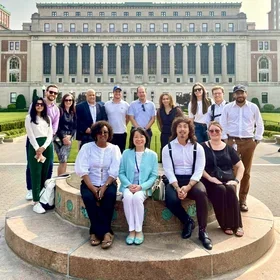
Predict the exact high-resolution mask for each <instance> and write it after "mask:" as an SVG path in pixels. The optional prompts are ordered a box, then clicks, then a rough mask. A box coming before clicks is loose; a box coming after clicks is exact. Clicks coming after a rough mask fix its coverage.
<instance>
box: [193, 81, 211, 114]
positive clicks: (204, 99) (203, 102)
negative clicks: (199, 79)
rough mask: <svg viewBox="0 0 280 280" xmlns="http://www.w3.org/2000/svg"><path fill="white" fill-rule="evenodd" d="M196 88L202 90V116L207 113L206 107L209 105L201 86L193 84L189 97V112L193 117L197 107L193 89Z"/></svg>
mask: <svg viewBox="0 0 280 280" xmlns="http://www.w3.org/2000/svg"><path fill="white" fill-rule="evenodd" d="M196 86H200V87H201V88H202V91H203V94H202V112H203V114H206V113H207V110H208V107H209V106H210V105H211V104H210V101H209V100H208V98H207V92H206V89H205V87H204V85H203V84H201V83H195V84H194V85H193V87H192V95H191V105H192V106H191V112H192V114H193V115H195V114H196V113H197V109H198V105H197V97H196V95H195V92H194V88H195V87H196Z"/></svg>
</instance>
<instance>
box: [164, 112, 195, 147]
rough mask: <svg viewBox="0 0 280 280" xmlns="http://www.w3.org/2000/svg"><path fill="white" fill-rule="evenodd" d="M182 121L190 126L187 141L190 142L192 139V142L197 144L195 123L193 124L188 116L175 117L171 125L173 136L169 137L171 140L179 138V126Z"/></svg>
mask: <svg viewBox="0 0 280 280" xmlns="http://www.w3.org/2000/svg"><path fill="white" fill-rule="evenodd" d="M182 122H183V123H186V124H187V125H188V127H189V135H188V139H187V140H186V143H187V142H188V140H190V141H191V143H192V144H195V143H196V136H195V134H194V125H193V122H192V121H191V120H190V119H189V118H186V117H178V118H176V119H174V121H173V123H172V126H171V136H170V138H169V141H172V140H174V139H175V138H177V126H178V125H179V124H180V123H182Z"/></svg>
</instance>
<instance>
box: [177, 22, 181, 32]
mask: <svg viewBox="0 0 280 280" xmlns="http://www.w3.org/2000/svg"><path fill="white" fill-rule="evenodd" d="M176 32H182V24H181V23H176Z"/></svg>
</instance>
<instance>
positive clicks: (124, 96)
mask: <svg viewBox="0 0 280 280" xmlns="http://www.w3.org/2000/svg"><path fill="white" fill-rule="evenodd" d="M123 99H124V101H126V91H124V92H123Z"/></svg>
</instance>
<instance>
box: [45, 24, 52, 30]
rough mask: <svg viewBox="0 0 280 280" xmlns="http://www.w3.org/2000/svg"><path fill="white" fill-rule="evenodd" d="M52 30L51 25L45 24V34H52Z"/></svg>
mask: <svg viewBox="0 0 280 280" xmlns="http://www.w3.org/2000/svg"><path fill="white" fill-rule="evenodd" d="M50 31H51V29H50V24H49V23H45V24H44V32H50Z"/></svg>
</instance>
